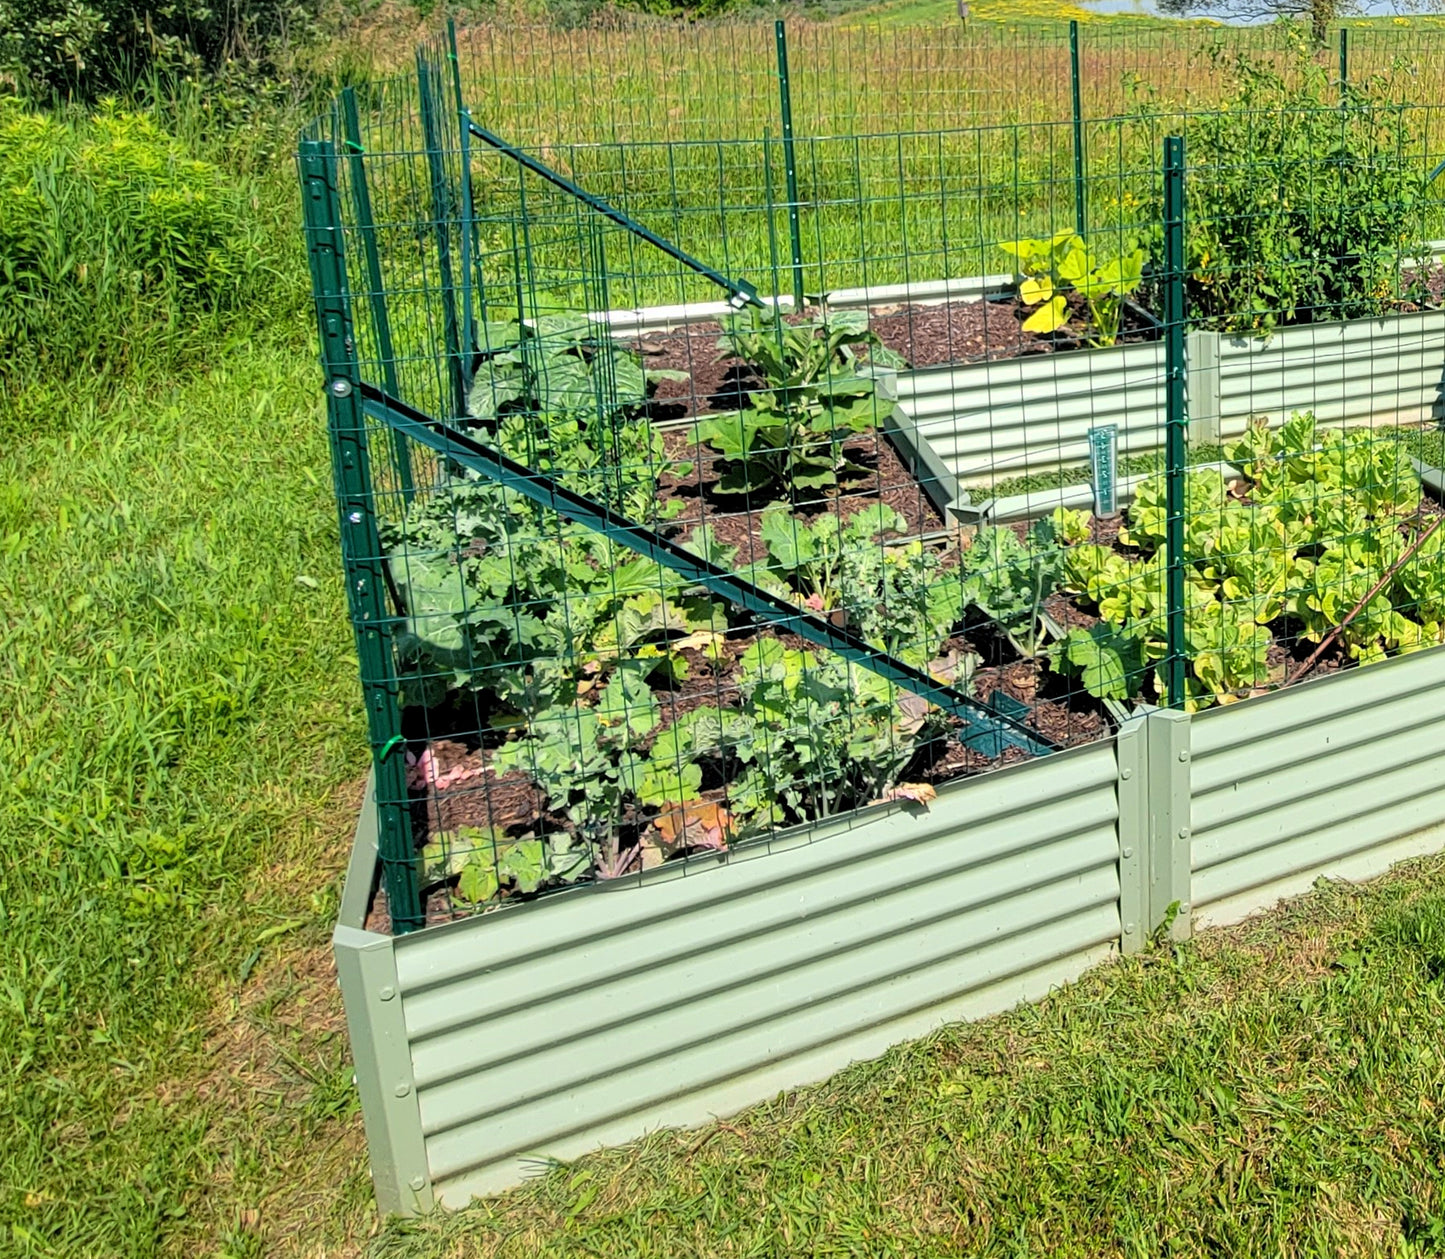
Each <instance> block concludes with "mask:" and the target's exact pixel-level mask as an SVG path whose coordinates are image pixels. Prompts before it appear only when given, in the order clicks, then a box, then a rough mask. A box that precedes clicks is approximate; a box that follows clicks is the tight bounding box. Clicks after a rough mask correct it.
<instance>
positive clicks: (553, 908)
mask: <svg viewBox="0 0 1445 1259" xmlns="http://www.w3.org/2000/svg"><path fill="white" fill-rule="evenodd" d="M1116 777H1117V769H1116V761H1115V752H1114V746H1113V743H1112V742H1108V743H1103V744H1098V745H1095V746H1093V747H1090V748H1085V749H1080V750H1078V751H1075V752H1068V753H1060V754H1056V755H1054V756H1051V757H1048V758H1046V759H1044V760H1041V761H1037V762H1033V763H1030V764H1028V765H1023V766H1018V767H1016V768H1013V769H1009V770H1003V771H1000V772H998V773H996V774H993V775H989V776H987V777H985V778H983V779H978V780H974V781H972V782H968V783H963V784H959V785H958V786H957V787H956V788H954V789H952V790H949V791H945V792H944V793H942V794H941V795H940V798H939V799H938V801H936V802H935V804H934V806H933V807H932V808H931V809H930V810H928V811H927V812H926V813H924V814H922V815H920V816H910V815H908V814H906V813H904V812H901V811H896V812H893V813H889V814H887V815H883V816H877V817H873V818H871V819H870V818H868V817H867V816H866V815H865V816H864V817H862V818H859V819H858V820H857V821H856V822H855V823H853V824H851V825H847V826H845V827H844V828H843V829H841V830H840V831H839V832H838V833H835V834H831V835H829V836H828V837H826V838H822V839H817V840H815V841H813V842H811V843H806V844H803V843H799V844H796V845H793V846H788V845H786V844H783V845H778V846H776V847H775V850H773V851H767V852H764V853H762V854H761V856H760V858H759V859H748V856H747V855H746V854H743V853H740V854H738V855H737V856H736V857H735V858H734V859H733V860H731V861H729V862H727V863H720V864H717V865H713V866H707V867H705V868H703V869H701V870H698V871H694V870H691V869H689V870H687V871H686V872H685V873H684V876H683V877H674V878H669V879H664V880H661V881H656V882H652V881H647V882H646V883H645V885H644V886H642V887H636V886H628V887H617V888H608V887H602V888H596V889H583V890H580V891H579V892H577V893H574V894H571V895H568V896H563V897H558V898H554V899H553V900H552V901H550V902H547V901H543V902H540V903H538V904H536V905H533V906H528V907H523V908H519V909H517V910H512V911H507V912H502V913H497V914H492V915H488V916H485V917H483V918H480V919H474V920H472V921H471V922H468V923H465V924H459V925H458V926H457V927H455V928H444V929H441V930H437V931H429V932H425V933H422V934H419V935H415V936H407V937H403V938H401V939H399V940H398V941H397V942H396V964H397V975H398V982H399V985H400V988H401V991H402V994H403V1009H404V1013H405V1019H406V1025H407V1031H408V1036H409V1038H410V1040H411V1043H412V1060H413V1064H414V1069H415V1076H416V1087H417V1090H418V1098H419V1101H420V1106H421V1115H422V1124H423V1128H424V1130H425V1132H426V1142H427V1153H428V1160H429V1164H430V1169H431V1174H432V1177H433V1179H434V1180H435V1182H436V1187H437V1191H438V1193H439V1195H440V1196H441V1198H442V1199H443V1200H444V1201H446V1202H449V1203H453V1202H459V1201H464V1200H465V1199H466V1198H467V1197H468V1196H469V1195H470V1194H472V1193H476V1192H481V1191H486V1190H490V1189H495V1188H498V1187H500V1186H503V1185H506V1184H509V1183H514V1182H515V1181H516V1180H517V1179H518V1178H519V1177H520V1175H522V1174H523V1171H524V1167H525V1164H524V1163H523V1162H521V1159H522V1158H523V1156H526V1155H537V1154H550V1155H556V1156H559V1157H567V1156H572V1155H575V1154H577V1153H580V1152H582V1151H584V1150H587V1149H590V1148H593V1147H595V1146H596V1145H598V1144H601V1143H602V1142H604V1141H617V1140H623V1139H626V1138H627V1137H628V1136H636V1135H639V1134H640V1133H642V1132H643V1131H646V1130H647V1129H649V1128H652V1127H656V1126H658V1125H660V1124H667V1123H689V1122H698V1121H701V1120H703V1119H705V1118H707V1117H708V1116H709V1115H710V1114H714V1113H719V1112H723V1111H727V1110H731V1109H734V1108H737V1107H740V1106H743V1105H746V1104H748V1103H750V1102H753V1101H758V1100H761V1099H763V1098H765V1097H768V1096H771V1095H772V1094H773V1093H774V1092H776V1091H777V1090H778V1089H780V1088H783V1087H787V1086H789V1085H794V1084H799V1083H803V1082H806V1081H808V1080H812V1079H817V1078H821V1077H822V1076H824V1075H826V1074H828V1073H829V1072H831V1071H834V1070H837V1069H838V1068H839V1067H841V1066H843V1065H845V1064H846V1063H847V1062H849V1061H851V1060H854V1059H856V1058H860V1057H867V1056H871V1055H872V1054H876V1053H878V1052H880V1051H881V1050H882V1049H883V1048H885V1047H886V1046H887V1045H888V1044H891V1043H893V1042H894V1041H896V1040H898V1039H901V1038H903V1037H905V1036H908V1035H918V1034H921V1033H922V1032H924V1031H927V1030H928V1029H929V1028H930V1027H932V1026H934V1025H936V1024H938V1023H940V1022H942V1021H944V1020H945V1019H946V1018H949V1017H955V1018H956V1017H961V1016H963V1015H968V1014H978V1013H984V1012H987V1011H988V1010H990V1009H997V1008H1001V1007H1002V1006H1004V1005H1008V1004H1012V1003H1013V1002H1014V1001H1017V1000H1019V999H1021V997H1022V996H1024V995H1031V994H1037V993H1039V992H1041V991H1042V990H1046V987H1047V985H1048V984H1049V983H1054V982H1059V981H1060V980H1062V979H1064V978H1067V977H1071V976H1072V975H1073V974H1076V973H1077V972H1078V971H1079V970H1081V969H1082V968H1083V967H1084V966H1085V965H1087V964H1089V963H1090V962H1091V961H1093V960H1095V959H1096V958H1097V957H1099V956H1101V955H1102V952H1103V951H1107V949H1108V948H1109V946H1110V944H1111V942H1112V941H1115V940H1117V938H1118V935H1119V914H1118V897H1119V884H1118V872H1117V861H1118V837H1117V830H1116V823H1117V817H1118V804H1117V796H1116ZM1000 985H1003V986H1002V987H1001V986H1000Z"/></svg>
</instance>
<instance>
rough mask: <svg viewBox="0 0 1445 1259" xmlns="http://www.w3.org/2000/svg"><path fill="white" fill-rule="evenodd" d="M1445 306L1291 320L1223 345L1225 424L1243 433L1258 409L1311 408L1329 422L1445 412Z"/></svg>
mask: <svg viewBox="0 0 1445 1259" xmlns="http://www.w3.org/2000/svg"><path fill="white" fill-rule="evenodd" d="M1442 383H1445V311H1438V310H1432V311H1423V312H1420V313H1418V314H1409V315H1392V316H1390V317H1389V318H1386V319H1358V320H1350V321H1349V322H1346V323H1326V324H1314V325H1310V326H1307V327H1303V328H1287V329H1285V330H1284V331H1282V332H1277V333H1275V334H1274V336H1272V337H1270V338H1269V339H1267V340H1264V339H1243V338H1238V337H1225V338H1222V339H1221V342H1220V347H1219V424H1220V432H1221V434H1222V435H1224V436H1226V437H1233V436H1238V435H1239V434H1240V433H1241V432H1243V431H1244V426H1245V424H1246V422H1247V421H1248V419H1249V417H1250V416H1252V415H1267V416H1269V417H1270V418H1271V419H1272V420H1276V421H1281V422H1282V421H1283V420H1286V419H1288V418H1289V416H1290V414H1291V413H1292V412H1294V411H1311V410H1312V411H1313V412H1314V413H1315V416H1316V418H1318V419H1319V420H1322V421H1324V422H1326V423H1331V424H1363V423H1369V422H1370V421H1371V420H1375V421H1377V422H1378V421H1394V420H1400V421H1402V422H1410V421H1416V420H1426V419H1429V418H1430V417H1432V416H1439V415H1440V414H1442V410H1441V392H1442Z"/></svg>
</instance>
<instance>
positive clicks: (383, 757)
mask: <svg viewBox="0 0 1445 1259" xmlns="http://www.w3.org/2000/svg"><path fill="white" fill-rule="evenodd" d="M300 160H301V185H302V187H301V193H302V196H301V200H302V209H303V212H304V216H305V224H306V247H307V249H306V252H307V256H308V260H309V262H310V264H311V284H312V292H313V294H314V296H315V300H316V325H317V330H318V333H319V336H320V340H321V361H322V364H323V366H324V368H325V371H326V409H327V431H328V434H329V436H330V441H331V459H332V467H333V474H334V478H335V482H336V495H337V509H338V512H339V515H340V522H341V555H342V565H343V568H344V571H345V574H346V595H347V602H348V603H349V605H350V609H351V619H352V625H353V628H354V629H355V632H356V652H357V657H358V659H359V661H360V665H361V689H362V697H363V700H364V702H365V705H366V719H367V726H368V729H369V732H370V735H371V755H372V764H373V769H374V774H375V783H376V812H377V830H378V836H377V848H378V851H379V852H380V854H381V863H382V882H383V886H384V887H385V888H386V897H387V906H388V909H389V912H390V914H391V921H392V927H393V930H394V931H396V932H398V933H401V932H406V931H414V930H415V929H416V928H418V927H420V926H421V925H422V922H423V920H422V912H421V891H420V887H419V886H418V881H417V870H416V852H415V849H414V847H413V844H412V834H411V804H410V800H409V799H408V796H407V787H406V762H405V759H404V757H403V753H402V733H401V696H400V688H399V686H398V683H397V678H396V668H395V664H394V656H393V654H392V642H391V618H390V617H389V616H388V615H387V610H386V593H385V589H386V588H385V573H384V572H383V571H382V558H381V555H382V553H381V539H380V537H379V536H378V535H377V527H376V514H375V502H374V491H373V486H372V479H371V462H370V456H369V452H368V450H367V436H366V417H365V414H364V413H363V411H362V407H361V393H360V390H361V374H360V371H359V369H358V367H357V361H356V343H355V340H354V338H353V334H352V324H351V310H350V302H349V301H348V298H347V287H346V265H345V258H344V252H343V244H342V233H341V214H340V208H339V198H338V196H337V191H336V184H337V178H336V176H337V159H336V153H335V150H334V149H333V148H332V146H331V145H330V144H329V143H327V142H326V141H323V140H305V141H302V144H301V149H300ZM403 440H405V438H404V437H403Z"/></svg>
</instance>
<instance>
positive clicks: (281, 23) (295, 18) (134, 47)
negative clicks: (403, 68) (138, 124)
mask: <svg viewBox="0 0 1445 1259" xmlns="http://www.w3.org/2000/svg"><path fill="white" fill-rule="evenodd" d="M318 7H319V6H318V5H316V4H314V3H312V2H310V0H251V2H249V3H247V4H209V3H206V0H175V2H173V3H169V4H165V5H151V4H144V3H140V0H6V2H5V3H4V4H0V73H4V74H9V75H13V76H14V77H15V78H16V79H17V80H19V82H20V83H21V84H22V85H24V86H26V87H27V88H28V89H29V90H30V91H32V92H37V93H42V94H45V95H49V94H51V93H58V94H60V95H62V96H65V97H69V98H80V99H86V100H94V99H95V98H97V97H98V96H100V95H102V94H104V93H106V92H111V91H118V90H119V91H124V90H128V89H130V88H133V87H134V86H135V85H136V84H137V83H139V82H141V81H143V80H144V79H145V78H146V77H148V76H149V75H151V74H153V73H154V72H156V71H157V70H162V71H181V72H185V73H196V72H210V71H214V70H216V69H217V68H219V67H220V66H221V65H222V64H223V63H224V62H226V61H227V60H229V59H231V58H241V59H244V60H247V61H250V62H253V63H260V64H263V65H264V64H266V63H267V62H268V61H269V60H271V58H272V55H273V54H274V53H275V52H276V51H277V50H278V49H279V48H281V47H282V46H284V45H285V44H287V43H288V42H290V41H292V40H294V39H296V38H297V37H298V36H300V35H302V34H309V33H310V31H311V30H312V28H313V25H314V22H315V14H316V11H317V9H318Z"/></svg>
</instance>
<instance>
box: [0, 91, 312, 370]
mask: <svg viewBox="0 0 1445 1259" xmlns="http://www.w3.org/2000/svg"><path fill="white" fill-rule="evenodd" d="M198 147H199V145H198V144H197V142H196V140H195V139H194V137H186V138H182V137H180V136H178V135H177V134H176V133H175V132H173V131H172V130H170V129H168V128H167V127H166V126H164V125H162V123H161V122H160V121H159V118H158V116H157V113H156V112H155V111H138V110H127V109H122V108H120V107H119V106H118V105H116V104H115V103H113V102H107V103H104V104H102V106H101V107H100V108H99V109H98V110H97V111H96V112H94V113H92V114H89V115H56V114H42V113H37V112H34V111H31V110H29V109H27V108H26V107H25V106H23V105H22V104H20V103H19V102H17V101H14V100H0V379H4V380H5V383H6V384H7V385H10V386H14V385H16V384H23V383H27V382H31V381H34V380H37V379H40V378H43V377H46V376H49V377H51V378H52V379H53V378H55V377H56V376H61V377H64V376H66V375H70V374H74V373H77V372H82V371H91V372H96V371H107V370H124V369H125V368H126V367H127V366H129V365H133V364H134V363H135V362H137V361H138V360H139V358H140V357H141V356H147V357H149V358H151V359H152V360H155V359H160V360H161V361H166V360H168V359H171V358H175V357H178V356H180V357H184V355H185V354H186V353H187V352H188V351H194V350H196V349H199V348H201V347H203V346H204V345H205V344H206V343H208V342H212V341H214V340H215V339H217V338H218V337H220V336H221V335H222V334H223V332H224V331H225V330H226V328H227V326H228V323H229V321H231V320H233V319H234V318H235V317H236V316H238V315H241V314H244V312H246V311H247V310H248V309H255V310H258V311H259V310H262V309H265V310H266V311H267V312H268V314H269V315H272V316H274V314H275V309H276V306H277V305H278V303H279V304H283V305H285V304H289V305H291V306H293V307H294V306H295V305H296V303H297V302H299V300H300V293H301V292H302V289H301V286H300V275H299V270H300V269H299V263H298V262H297V261H296V260H294V259H293V258H291V257H290V255H291V254H292V253H293V252H294V249H295V247H294V245H293V244H292V243H291V242H292V240H294V236H295V231H294V224H293V223H292V221H291V220H292V217H293V216H294V209H293V208H292V206H293V204H294V194H290V190H289V188H288V189H286V190H285V191H284V192H283V191H282V189H281V186H280V182H279V180H278V175H279V174H280V170H276V172H275V173H262V174H258V175H254V176H253V175H245V176H238V175H235V174H232V173H231V172H230V171H228V170H227V169H226V168H225V167H223V166H222V165H221V164H219V163H218V162H215V161H210V160H206V159H204V158H201V157H198V156H196V155H195V150H196V149H197V148H198ZM270 164H271V166H272V167H273V169H274V168H278V167H280V164H279V163H275V162H274V161H272V162H271V163H270ZM282 169H284V168H282ZM283 207H284V208H283Z"/></svg>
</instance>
